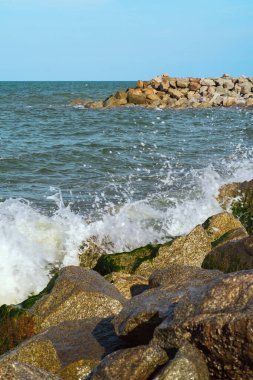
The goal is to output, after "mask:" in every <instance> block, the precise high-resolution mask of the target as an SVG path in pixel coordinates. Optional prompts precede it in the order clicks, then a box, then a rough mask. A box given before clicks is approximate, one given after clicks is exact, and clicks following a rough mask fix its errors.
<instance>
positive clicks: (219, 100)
mask: <svg viewBox="0 0 253 380" xmlns="http://www.w3.org/2000/svg"><path fill="white" fill-rule="evenodd" d="M71 105H73V106H81V107H84V108H92V109H96V108H111V107H122V106H134V105H138V106H143V107H147V108H157V107H158V108H178V109H183V108H208V107H245V106H246V107H252V106H253V77H245V76H241V77H238V78H235V77H232V76H230V75H228V74H224V75H223V76H222V77H219V78H191V77H188V78H176V77H170V76H169V75H167V74H165V75H161V76H157V77H156V78H154V79H152V80H150V81H142V80H139V81H138V82H137V85H136V87H135V88H128V89H127V90H126V91H123V90H122V91H121V90H120V91H117V92H116V93H115V94H113V95H110V96H109V97H108V98H106V99H105V100H100V101H85V100H80V99H77V100H73V101H72V102H71Z"/></svg>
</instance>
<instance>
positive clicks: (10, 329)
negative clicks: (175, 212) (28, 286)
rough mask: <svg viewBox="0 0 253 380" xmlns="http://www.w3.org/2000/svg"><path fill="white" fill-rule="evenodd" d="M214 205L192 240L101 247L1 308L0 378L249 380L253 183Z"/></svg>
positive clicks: (85, 251) (252, 373)
mask: <svg viewBox="0 0 253 380" xmlns="http://www.w3.org/2000/svg"><path fill="white" fill-rule="evenodd" d="M217 199H218V201H219V202H220V204H221V206H222V207H224V209H225V210H224V212H221V213H219V214H217V215H213V216H211V217H210V218H209V219H207V220H206V221H205V222H204V223H203V224H202V225H198V226H196V227H195V228H194V229H193V230H192V231H191V232H190V233H189V234H188V235H186V236H180V237H176V238H174V239H172V240H171V241H168V242H167V243H165V244H160V245H155V246H154V245H152V244H149V245H148V246H146V247H141V248H138V249H136V250H134V251H132V252H123V253H116V254H111V255H107V254H104V253H103V250H102V249H100V247H97V246H96V242H95V241H94V242H93V243H92V244H90V245H89V247H85V246H83V247H82V250H81V251H80V266H76V267H74V266H71V267H65V268H63V269H62V270H61V271H60V272H59V273H57V274H56V275H55V276H54V277H53V278H52V279H51V281H50V282H49V284H48V286H47V287H46V288H45V289H44V290H43V291H42V292H41V293H40V294H38V295H36V296H32V297H30V298H29V299H28V300H26V301H24V302H23V303H21V304H19V305H3V306H1V308H0V322H1V323H0V353H1V354H2V355H1V356H0V379H14V380H15V379H16V380H29V379H31V380H32V379H35V380H36V379H48V380H50V379H52V380H53V379H55V380H56V379H63V380H72V379H73V380H79V379H80V380H86V379H89V380H118V379H121V380H186V379H187V380H188V379H193V380H207V379H215V380H219V379H235V380H237V379H238V380H239V379H245V380H250V379H252V378H253V355H252V352H253V235H251V234H252V233H253V223H252V220H253V180H252V181H249V182H247V181H246V182H243V183H233V184H229V185H225V186H223V187H222V188H221V189H220V192H219V195H218V198H217ZM228 208H229V209H230V210H232V213H230V212H228V211H226V209H228ZM21 286H22V285H21Z"/></svg>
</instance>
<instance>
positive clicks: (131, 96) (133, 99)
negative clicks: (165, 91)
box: [127, 89, 146, 105]
mask: <svg viewBox="0 0 253 380" xmlns="http://www.w3.org/2000/svg"><path fill="white" fill-rule="evenodd" d="M127 100H128V103H132V104H139V105H142V104H145V103H146V96H145V95H144V94H143V93H142V91H141V90H140V89H130V90H129V91H128V94H127Z"/></svg>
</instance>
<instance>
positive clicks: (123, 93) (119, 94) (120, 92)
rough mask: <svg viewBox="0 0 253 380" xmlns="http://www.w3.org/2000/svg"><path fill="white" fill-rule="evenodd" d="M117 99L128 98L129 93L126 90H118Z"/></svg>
mask: <svg viewBox="0 0 253 380" xmlns="http://www.w3.org/2000/svg"><path fill="white" fill-rule="evenodd" d="M115 98H116V99H127V93H126V92H125V91H117V92H116V94H115Z"/></svg>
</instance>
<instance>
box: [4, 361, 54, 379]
mask: <svg viewBox="0 0 253 380" xmlns="http://www.w3.org/2000/svg"><path fill="white" fill-rule="evenodd" d="M0 379H1V380H60V378H59V377H57V376H55V375H53V374H50V373H48V372H45V371H43V370H42V369H39V368H36V367H34V366H31V365H28V364H22V363H19V362H13V363H8V364H5V365H4V364H2V365H0Z"/></svg>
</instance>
